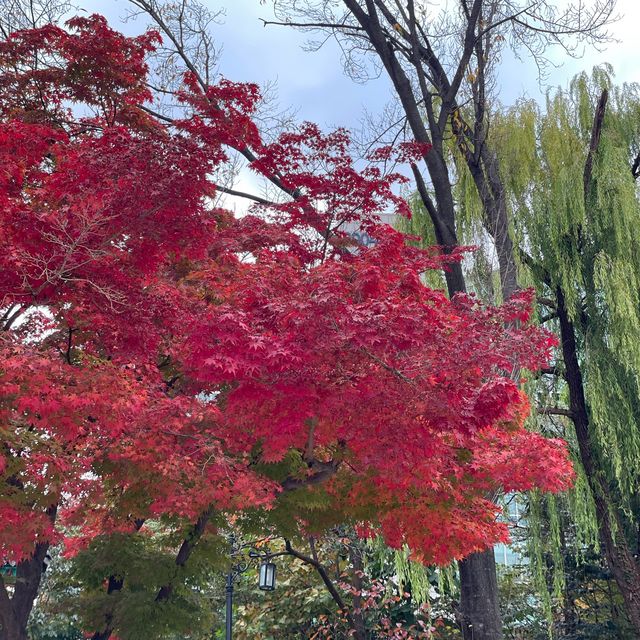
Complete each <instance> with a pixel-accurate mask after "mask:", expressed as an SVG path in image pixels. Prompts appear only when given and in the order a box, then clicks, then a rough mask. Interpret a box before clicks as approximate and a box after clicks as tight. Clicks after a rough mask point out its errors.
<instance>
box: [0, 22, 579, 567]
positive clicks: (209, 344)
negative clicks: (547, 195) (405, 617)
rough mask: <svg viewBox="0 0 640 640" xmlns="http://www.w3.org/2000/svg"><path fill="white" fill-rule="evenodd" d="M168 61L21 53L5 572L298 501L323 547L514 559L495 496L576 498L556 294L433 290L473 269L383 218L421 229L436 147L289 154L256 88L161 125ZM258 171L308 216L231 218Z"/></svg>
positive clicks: (10, 203)
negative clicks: (271, 134)
mask: <svg viewBox="0 0 640 640" xmlns="http://www.w3.org/2000/svg"><path fill="white" fill-rule="evenodd" d="M157 41H158V36H157V34H154V33H150V34H147V35H145V36H142V37H139V38H126V37H124V36H122V35H121V34H119V33H117V32H115V31H113V30H111V29H110V28H109V27H108V26H107V24H106V22H105V20H104V19H103V18H101V17H99V16H92V17H90V18H76V19H74V20H72V21H70V22H69V23H68V30H63V29H60V28H58V27H55V26H47V27H45V28H42V29H36V30H32V31H25V32H19V33H16V34H14V35H13V36H12V37H11V38H10V39H9V40H8V41H6V42H4V43H2V44H1V45H0V70H1V76H0V167H1V169H0V303H1V304H0V313H2V314H3V315H2V323H3V331H2V333H0V352H1V360H0V432H1V434H2V449H1V450H0V483H1V486H2V491H1V492H0V557H1V558H3V559H5V560H8V561H21V560H25V559H27V558H28V557H29V556H30V554H31V553H32V551H33V548H34V545H35V544H37V543H41V544H45V543H51V542H59V541H62V540H63V539H65V538H66V539H67V544H68V545H69V546H70V548H74V545H78V544H84V543H86V542H87V541H88V540H90V539H91V538H92V537H93V536H96V535H97V534H100V533H108V532H112V531H123V530H124V531H126V530H132V529H133V527H134V526H140V522H142V521H146V520H149V519H157V518H160V517H162V516H172V517H174V518H175V519H177V520H181V521H182V522H195V521H196V520H197V519H198V518H199V517H201V516H202V514H203V513H209V512H211V511H216V512H219V511H222V512H233V513H235V514H241V513H242V512H243V511H246V510H253V511H255V510H256V509H264V514H265V516H264V517H265V518H266V521H268V519H269V513H270V512H271V511H274V512H277V511H278V509H279V508H280V507H279V505H280V504H281V502H282V500H283V499H284V498H285V497H286V496H287V495H290V494H292V493H294V492H296V495H300V496H301V498H300V500H299V501H298V502H297V503H296V504H299V505H302V506H300V508H299V509H298V510H297V511H296V509H294V508H292V507H291V503H289V508H290V509H291V513H290V517H291V519H292V521H295V522H297V524H298V526H300V527H302V528H306V529H313V528H314V527H318V526H323V525H324V524H326V523H328V522H330V521H331V519H334V520H336V521H347V522H351V523H354V524H356V525H357V526H358V527H360V529H361V530H362V531H363V534H364V533H366V532H373V531H380V532H382V534H383V535H384V536H385V538H386V540H387V541H388V543H389V544H391V545H393V546H399V545H402V544H404V543H407V544H408V545H409V546H410V547H411V548H412V549H413V550H414V551H415V553H416V554H417V555H419V556H420V557H422V558H423V559H424V560H425V561H429V562H431V561H435V562H446V561H448V560H450V559H451V558H453V557H460V556H462V555H464V554H468V553H470V552H471V551H473V550H476V549H481V548H485V547H487V546H488V545H491V544H492V543H494V542H495V541H497V540H500V539H504V538H505V535H506V530H505V527H504V525H502V524H500V523H498V522H496V507H495V505H494V504H493V502H492V501H491V500H490V499H489V496H490V495H491V494H492V493H493V492H495V491H496V490H499V489H503V490H506V491H510V490H522V489H529V488H531V487H539V488H541V489H544V490H551V491H557V490H560V489H563V488H565V487H566V486H567V485H568V483H569V482H570V479H571V469H570V464H569V462H568V459H567V454H566V451H565V446H564V444H563V443H561V442H559V441H555V440H549V439H545V438H543V437H542V436H540V435H538V434H535V433H531V432H529V431H527V430H525V429H524V426H523V422H524V420H525V418H526V416H527V414H528V411H529V405H528V402H527V399H526V397H525V396H524V394H523V393H522V391H520V390H519V388H518V380H513V379H512V373H513V372H514V371H518V372H521V371H522V370H524V369H528V370H535V369H536V368H538V367H540V366H541V365H543V364H544V363H545V362H546V361H547V359H548V356H549V353H550V349H551V347H552V339H551V338H550V336H549V335H548V334H546V333H545V332H543V331H541V330H539V329H537V328H534V327H532V326H530V325H529V324H528V318H529V307H530V303H531V299H530V294H529V293H528V292H521V293H520V294H518V295H516V296H514V298H512V299H511V300H510V301H508V302H507V303H506V304H504V305H503V306H502V307H499V308H494V307H490V306H487V305H484V304H482V303H481V302H480V301H479V300H477V299H476V298H475V297H473V296H466V295H458V296H456V297H455V298H454V299H453V300H449V299H447V297H446V296H445V295H444V293H443V292H441V291H436V290H433V289H430V288H428V287H427V286H425V285H424V282H423V279H422V278H421V274H423V273H424V272H425V271H426V270H429V269H441V268H446V261H447V260H451V259H458V258H459V256H458V255H456V254H455V253H454V254H453V256H447V257H446V259H445V258H444V257H442V256H441V255H440V254H439V252H438V251H437V250H436V249H434V250H431V251H422V250H419V249H416V248H415V247H412V246H410V245H408V244H407V243H406V239H405V237H403V236H402V235H401V234H400V233H398V232H396V231H395V230H393V229H391V228H390V227H388V226H385V225H382V224H381V223H380V222H379V220H378V218H377V214H378V213H381V212H383V211H384V212H389V211H394V212H398V213H400V214H406V213H407V211H406V204H405V203H404V201H403V200H402V199H400V198H399V197H398V196H397V195H395V193H396V192H395V191H394V189H393V186H394V184H396V183H397V182H398V181H400V180H401V176H398V175H385V174H384V173H383V172H382V170H381V168H380V165H379V164H378V161H379V160H380V159H382V158H384V157H386V156H389V155H390V154H393V153H396V152H398V153H400V154H401V157H402V158H403V159H407V158H410V157H411V155H412V154H414V156H415V154H423V153H428V150H427V149H425V148H423V147H419V146H417V145H415V146H411V145H409V147H405V148H403V149H400V150H393V149H383V150H379V151H377V152H376V154H374V156H373V157H372V159H371V162H370V163H369V164H368V165H367V168H364V169H359V168H357V167H356V165H355V164H354V161H353V160H352V158H351V156H350V150H349V137H348V135H347V133H346V132H344V131H341V130H338V131H334V132H331V133H328V134H325V133H323V132H321V131H320V130H319V129H318V128H317V127H316V126H314V125H312V124H305V125H302V126H301V127H300V128H299V129H297V130H296V131H293V132H286V133H283V134H282V135H281V136H280V137H279V138H278V139H277V140H276V141H275V142H273V143H270V144H266V143H263V142H262V141H261V138H260V134H259V131H258V128H257V126H256V125H255V123H254V121H253V115H254V112H255V109H256V107H257V105H258V102H259V99H260V96H259V92H258V90H257V88H256V87H255V86H253V85H246V84H237V83H233V82H229V81H226V80H223V81H220V82H219V83H218V84H216V85H215V86H211V87H208V88H207V89H206V90H205V89H203V88H202V87H201V86H200V85H199V84H198V82H197V80H196V78H194V77H193V76H192V75H191V74H187V75H186V76H185V80H184V86H183V89H182V92H181V93H180V96H179V97H180V100H181V101H182V105H183V107H184V113H183V115H182V116H181V117H180V118H177V119H174V120H173V121H172V122H170V123H169V122H166V121H165V120H163V119H161V118H159V117H157V116H156V115H154V114H153V102H152V95H151V94H150V93H149V91H148V89H147V85H146V75H147V66H146V63H145V56H146V55H147V54H148V52H149V51H150V50H151V49H152V47H153V46H154V44H155V43H156V42H157ZM36 58H37V59H38V60H39V61H40V63H39V64H35V63H34V60H35V59H36ZM42 61H46V63H44V64H43V63H42ZM235 153H244V154H245V155H246V154H247V153H250V154H251V158H252V162H251V167H252V169H253V170H254V171H255V172H256V173H257V174H259V175H262V176H265V177H266V178H267V179H270V180H271V181H272V182H274V183H275V184H276V185H277V186H278V187H279V188H280V190H281V193H282V198H281V199H279V200H278V201H277V202H273V203H269V202H263V203H256V204H255V205H254V206H253V208H252V209H251V210H250V211H249V213H248V214H247V215H245V216H234V215H233V214H232V213H231V212H229V211H226V210H224V209H222V208H220V207H219V206H218V205H217V202H218V200H217V196H218V193H217V188H216V181H217V180H218V179H219V177H220V176H221V174H222V172H223V170H224V169H225V166H226V164H227V163H228V162H229V159H230V158H231V157H232V155H233V154H235ZM347 225H358V226H360V227H363V228H365V229H366V230H367V231H368V232H369V233H370V235H372V236H373V237H375V238H376V239H377V241H378V242H377V244H376V245H375V246H374V247H373V248H370V249H364V248H355V247H353V246H352V243H351V242H350V239H349V236H348V234H347V233H346V231H345V227H346V226H347ZM305 500H308V503H309V504H312V503H314V501H315V503H317V504H319V505H321V507H316V509H317V511H314V510H313V509H312V508H310V507H307V508H305V507H304V504H305ZM314 514H315V515H314ZM316 516H317V517H316ZM174 521H175V520H174ZM136 523H137V524H136ZM71 538H73V540H71Z"/></svg>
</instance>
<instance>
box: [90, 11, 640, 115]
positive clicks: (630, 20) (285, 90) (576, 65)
mask: <svg viewBox="0 0 640 640" xmlns="http://www.w3.org/2000/svg"><path fill="white" fill-rule="evenodd" d="M79 4H80V5H81V6H82V7H83V8H85V9H86V10H87V11H91V12H94V11H96V12H99V13H103V14H104V15H106V16H107V17H108V18H109V20H110V21H111V22H112V23H113V24H114V26H115V25H116V24H118V23H119V18H120V17H121V16H123V15H124V14H125V13H126V10H127V4H128V3H127V2H126V0H84V1H83V0H81V1H80V3H79ZM204 4H206V5H207V6H209V7H211V8H212V9H215V8H219V7H224V8H225V10H226V18H225V19H224V24H222V25H220V26H217V27H216V28H215V35H216V38H217V39H218V41H219V43H220V44H221V45H222V46H223V52H222V56H221V61H220V71H221V73H222V74H223V75H224V76H226V77H228V78H230V79H232V80H238V81H240V80H245V81H253V82H259V83H264V82H272V81H276V82H277V93H278V98H279V102H280V104H281V106H282V107H283V108H289V107H292V108H294V109H296V110H297V112H298V117H299V119H301V120H311V121H314V122H318V123H319V124H321V125H323V126H327V127H330V126H337V125H343V126H348V127H357V126H358V124H359V121H360V118H361V117H362V114H363V112H364V110H365V108H366V109H368V110H369V111H370V112H373V113H375V112H377V111H379V110H380V108H381V107H382V106H383V105H384V104H385V103H386V102H387V101H388V100H389V99H390V95H389V89H388V84H387V81H386V78H381V79H378V80H374V81H371V82H369V83H368V84H366V85H358V84H355V83H354V82H352V81H351V80H350V79H349V78H346V77H345V76H344V74H343V72H342V68H341V65H340V52H339V50H338V47H337V46H336V45H335V43H334V42H333V41H331V40H330V41H328V42H327V44H326V45H325V47H324V48H323V49H322V50H321V51H319V52H305V51H303V50H302V44H303V43H304V41H305V39H306V36H305V35H304V34H301V33H299V32H297V31H295V30H294V29H290V28H285V27H275V26H269V27H266V28H265V27H263V25H262V22H261V21H260V18H266V19H270V18H272V17H273V15H272V11H271V8H270V2H269V0H267V2H266V3H265V4H262V5H261V4H260V2H259V0H204ZM618 13H620V14H622V16H623V17H622V19H621V20H620V21H619V22H617V23H616V24H614V25H613V26H612V28H611V32H612V34H613V35H614V36H615V38H616V39H617V40H619V42H612V43H610V44H608V45H607V46H606V48H605V50H604V51H602V52H598V51H594V50H587V51H586V52H585V55H584V57H583V58H581V59H578V60H571V59H567V58H566V56H564V55H563V54H562V52H561V51H558V52H557V53H555V54H552V55H553V57H554V59H555V61H556V62H557V63H562V64H561V66H560V68H558V69H553V70H552V71H551V73H550V77H549V83H550V84H551V85H558V84H561V85H564V84H565V83H566V82H567V81H568V79H569V78H571V77H572V76H573V75H574V74H575V73H576V72H578V71H582V70H585V69H587V70H588V69H590V68H591V67H592V66H593V65H594V64H599V63H602V62H605V61H606V62H610V63H612V64H613V65H614V68H615V70H616V76H617V79H618V80H619V81H621V82H622V81H636V82H640V62H639V60H640V56H639V55H638V53H637V41H638V28H639V26H640V1H638V0H619V4H618ZM120 28H123V29H124V30H126V31H128V32H133V31H135V30H136V29H138V30H139V28H140V26H139V25H134V24H128V25H126V26H124V27H123V26H122V25H121V26H120ZM499 89H500V97H501V99H502V101H503V102H505V103H510V102H512V101H513V100H514V99H516V98H517V97H519V96H521V95H522V94H523V93H527V94H528V95H533V96H534V97H540V93H539V88H538V82H537V75H536V69H535V66H534V65H533V63H532V62H524V63H523V62H518V61H517V60H515V59H512V58H511V57H509V58H507V59H505V61H504V62H503V65H502V69H501V73H500V79H499Z"/></svg>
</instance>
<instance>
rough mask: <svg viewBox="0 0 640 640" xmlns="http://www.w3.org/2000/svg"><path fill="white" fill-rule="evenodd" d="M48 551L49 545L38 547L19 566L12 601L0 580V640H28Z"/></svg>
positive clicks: (53, 510) (53, 515)
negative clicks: (28, 631)
mask: <svg viewBox="0 0 640 640" xmlns="http://www.w3.org/2000/svg"><path fill="white" fill-rule="evenodd" d="M48 511H49V515H50V517H55V508H54V507H52V508H51V509H49V510H48ZM48 549H49V544H48V543H41V544H37V545H36V546H35V550H34V553H33V555H32V556H31V558H29V559H27V560H23V561H22V562H20V563H19V564H18V567H17V572H16V583H15V586H14V588H13V596H12V597H9V592H8V591H7V588H6V585H5V584H4V581H3V579H2V578H1V577H0V624H1V625H2V628H1V629H0V640H27V622H28V621H29V615H30V614H31V609H32V608H33V603H34V601H35V599H36V596H37V594H38V588H39V587H40V581H41V579H42V574H43V573H44V559H45V556H46V555H47V551H48Z"/></svg>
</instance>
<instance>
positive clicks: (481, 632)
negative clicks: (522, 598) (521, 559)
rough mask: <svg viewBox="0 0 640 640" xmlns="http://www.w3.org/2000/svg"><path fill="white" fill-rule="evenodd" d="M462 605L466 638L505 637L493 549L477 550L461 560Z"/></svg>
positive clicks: (459, 610) (459, 563)
mask: <svg viewBox="0 0 640 640" xmlns="http://www.w3.org/2000/svg"><path fill="white" fill-rule="evenodd" d="M458 570H459V572H460V606H459V608H458V616H459V620H460V626H461V627H462V636H463V638H464V640H497V639H499V638H502V618H501V616H500V609H499V606H498V580H497V577H496V561H495V558H494V555H493V549H488V550H487V551H483V552H482V553H473V554H471V555H470V556H468V557H467V558H465V559H464V560H460V562H458Z"/></svg>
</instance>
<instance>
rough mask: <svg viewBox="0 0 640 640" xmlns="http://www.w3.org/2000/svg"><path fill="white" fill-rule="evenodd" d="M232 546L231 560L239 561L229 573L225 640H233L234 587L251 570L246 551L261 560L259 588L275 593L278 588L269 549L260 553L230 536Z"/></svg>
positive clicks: (251, 556) (251, 546)
mask: <svg viewBox="0 0 640 640" xmlns="http://www.w3.org/2000/svg"><path fill="white" fill-rule="evenodd" d="M229 544H230V546H231V552H230V555H231V558H232V559H233V560H237V562H234V563H233V564H232V565H231V568H230V570H229V573H227V583H226V589H225V591H226V595H227V611H226V619H225V636H224V637H225V640H232V638H231V635H232V630H233V585H234V582H235V580H236V578H237V577H238V576H240V575H241V574H243V573H244V572H245V571H247V569H248V568H249V563H248V562H247V561H246V560H245V559H244V554H243V552H244V550H245V549H248V550H249V552H248V556H249V558H252V559H260V560H261V562H260V567H259V571H258V588H259V589H261V590H262V591H273V590H274V589H275V588H276V565H275V564H274V563H273V562H271V557H272V556H271V552H270V551H269V549H265V551H258V549H256V548H255V547H254V546H253V544H239V543H238V540H237V538H236V537H235V536H234V535H233V534H232V535H230V536H229Z"/></svg>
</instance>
